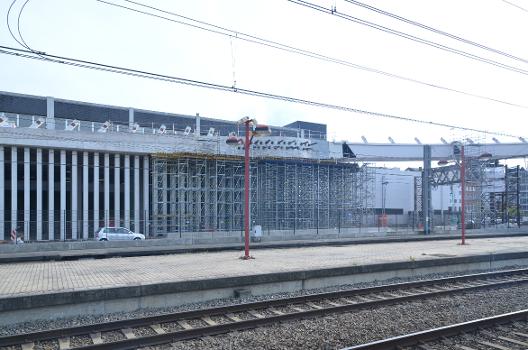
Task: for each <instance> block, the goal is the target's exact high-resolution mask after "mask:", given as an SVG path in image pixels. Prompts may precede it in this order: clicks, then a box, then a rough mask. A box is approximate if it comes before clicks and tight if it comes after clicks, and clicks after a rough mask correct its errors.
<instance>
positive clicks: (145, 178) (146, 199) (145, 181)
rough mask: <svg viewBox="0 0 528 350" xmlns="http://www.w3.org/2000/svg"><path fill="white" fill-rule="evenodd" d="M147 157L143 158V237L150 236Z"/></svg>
mask: <svg viewBox="0 0 528 350" xmlns="http://www.w3.org/2000/svg"><path fill="white" fill-rule="evenodd" d="M149 168H150V163H149V157H148V156H143V211H144V213H145V236H148V235H149V234H150V228H149V209H150V208H149V207H150V205H149V193H150V192H149V191H150V186H149V177H150V169H149Z"/></svg>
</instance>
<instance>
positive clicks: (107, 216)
mask: <svg viewBox="0 0 528 350" xmlns="http://www.w3.org/2000/svg"><path fill="white" fill-rule="evenodd" d="M103 192H104V193H103V195H104V225H105V226H106V227H108V226H110V154H108V153H105V154H104V191H103Z"/></svg>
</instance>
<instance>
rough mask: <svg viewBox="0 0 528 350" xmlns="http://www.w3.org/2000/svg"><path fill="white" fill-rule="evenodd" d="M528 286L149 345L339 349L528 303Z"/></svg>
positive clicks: (195, 347)
mask: <svg viewBox="0 0 528 350" xmlns="http://www.w3.org/2000/svg"><path fill="white" fill-rule="evenodd" d="M527 292H528V285H523V286H517V287H508V288H501V289H492V290H480V291H474V292H472V293H464V294H462V293H461V294H455V295H450V296H447V297H442V298H431V299H427V300H423V301H414V302H407V303H403V304H399V305H392V306H385V307H377V308H375V309H372V310H361V311H356V312H353V313H346V314H335V315H329V316H326V317H322V318H318V319H307V320H301V321H291V322H286V323H283V324H277V325H272V326H268V327H263V328H258V329H254V330H249V331H242V332H233V333H230V334H226V335H219V336H213V337H206V338H203V339H198V340H190V341H185V342H180V343H174V344H170V345H164V346H158V347H150V348H146V349H242V348H246V349H340V348H343V347H346V346H352V345H356V344H361V343H366V342H370V341H374V340H378V339H382V338H386V337H391V336H396V335H401V334H406V333H411V332H416V331H420V330H425V329H429V328H435V327H440V326H445V325H449V324H453V323H458V322H464V321H469V320H474V319H477V318H482V317H486V316H493V315H497V314H501V313H506V312H512V311H517V310H521V309H526V308H528V298H527V297H526V295H527Z"/></svg>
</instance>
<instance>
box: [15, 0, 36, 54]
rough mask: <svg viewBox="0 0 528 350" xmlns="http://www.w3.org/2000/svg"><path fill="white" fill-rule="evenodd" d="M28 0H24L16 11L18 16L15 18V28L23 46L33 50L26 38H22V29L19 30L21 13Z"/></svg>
mask: <svg viewBox="0 0 528 350" xmlns="http://www.w3.org/2000/svg"><path fill="white" fill-rule="evenodd" d="M29 1H30V0H26V1H25V2H24V4H23V5H22V7H21V8H20V12H19V13H18V18H17V30H18V36H19V37H20V40H21V41H22V42H23V43H24V46H25V47H26V48H27V49H28V50H31V51H34V50H33V49H32V48H31V47H30V46H29V45H28V43H27V42H26V40H24V36H23V35H22V31H21V30H20V20H21V18H22V13H23V12H24V9H25V8H26V5H27V4H28V2H29Z"/></svg>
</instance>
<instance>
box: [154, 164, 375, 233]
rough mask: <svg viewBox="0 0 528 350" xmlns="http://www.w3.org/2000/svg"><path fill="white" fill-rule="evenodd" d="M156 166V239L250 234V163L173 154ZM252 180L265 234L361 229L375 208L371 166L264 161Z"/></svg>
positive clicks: (253, 169)
mask: <svg viewBox="0 0 528 350" xmlns="http://www.w3.org/2000/svg"><path fill="white" fill-rule="evenodd" d="M152 161H153V166H152V169H153V175H152V176H153V187H154V188H153V191H152V196H153V198H152V203H153V213H152V214H153V216H152V219H153V227H152V229H153V232H154V233H155V234H160V233H161V234H163V233H169V232H170V233H175V232H180V233H181V232H204V231H241V230H242V228H243V198H244V196H243V194H244V186H243V185H244V164H243V162H242V159H239V158H236V157H225V156H217V157H214V156H199V155H198V156H197V155H189V154H169V155H154V156H153V157H152ZM250 174H251V181H250V214H251V215H250V220H251V225H252V226H254V225H261V226H262V227H263V229H264V230H311V229H317V230H318V229H320V228H322V229H325V228H329V229H335V228H338V229H340V228H341V227H357V226H361V225H363V224H365V222H366V221H365V220H366V219H365V218H366V217H367V214H368V213H369V211H372V210H373V207H374V205H373V202H374V186H375V181H374V172H373V168H370V167H368V166H366V165H363V166H358V165H357V164H355V163H345V162H336V161H305V160H299V159H281V160H279V159H266V158H256V159H253V160H252V161H251V163H250Z"/></svg>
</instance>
